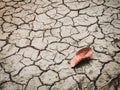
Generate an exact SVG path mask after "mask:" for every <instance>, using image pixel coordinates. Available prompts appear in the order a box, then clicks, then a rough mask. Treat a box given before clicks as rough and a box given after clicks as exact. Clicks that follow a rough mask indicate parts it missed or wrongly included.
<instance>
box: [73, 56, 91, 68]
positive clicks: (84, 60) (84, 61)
mask: <svg viewBox="0 0 120 90" xmlns="http://www.w3.org/2000/svg"><path fill="white" fill-rule="evenodd" d="M90 61H91V59H90V58H85V59H83V60H82V61H81V62H80V63H78V64H77V65H76V66H75V67H73V68H80V67H82V66H85V65H88V64H89V63H90Z"/></svg>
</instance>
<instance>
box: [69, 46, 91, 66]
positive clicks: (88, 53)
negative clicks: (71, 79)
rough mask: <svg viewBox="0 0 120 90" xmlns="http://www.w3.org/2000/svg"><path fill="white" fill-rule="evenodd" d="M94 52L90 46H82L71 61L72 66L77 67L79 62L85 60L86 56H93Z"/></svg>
mask: <svg viewBox="0 0 120 90" xmlns="http://www.w3.org/2000/svg"><path fill="white" fill-rule="evenodd" d="M92 54H93V53H92V49H91V48H90V47H86V48H82V49H81V50H79V51H77V52H76V55H75V56H74V58H73V59H72V60H71V62H70V64H71V67H75V66H76V65H77V64H78V63H79V62H81V61H82V60H85V58H91V57H92Z"/></svg>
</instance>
